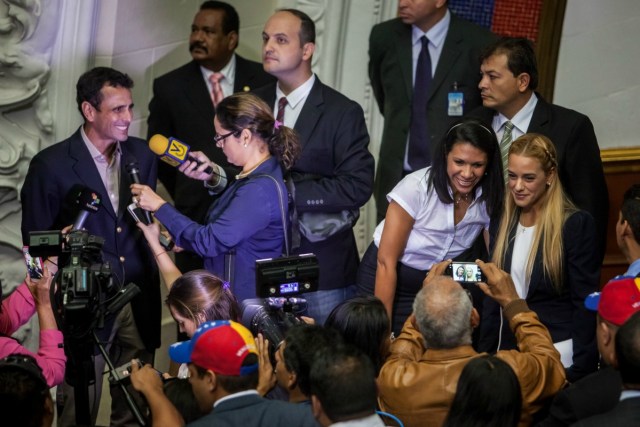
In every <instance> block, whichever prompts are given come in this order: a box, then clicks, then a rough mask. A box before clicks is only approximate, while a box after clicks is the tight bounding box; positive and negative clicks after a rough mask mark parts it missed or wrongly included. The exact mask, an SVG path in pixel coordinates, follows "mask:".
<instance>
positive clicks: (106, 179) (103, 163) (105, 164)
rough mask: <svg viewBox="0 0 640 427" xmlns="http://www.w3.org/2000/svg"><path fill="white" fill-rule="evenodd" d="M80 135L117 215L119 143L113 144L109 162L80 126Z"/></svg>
mask: <svg viewBox="0 0 640 427" xmlns="http://www.w3.org/2000/svg"><path fill="white" fill-rule="evenodd" d="M80 135H81V136H82V140H83V141H84V144H85V146H86V147H87V149H88V150H89V154H90V155H91V158H92V159H93V163H94V164H95V165H96V169H97V170H98V173H99V174H100V179H101V180H102V184H103V185H104V188H105V189H106V190H107V197H109V202H111V206H112V207H113V211H114V212H115V213H116V215H118V205H119V204H120V159H121V157H122V149H121V148H120V141H116V142H115V144H116V148H115V150H114V151H113V155H112V156H111V160H109V158H107V156H105V155H103V154H102V153H101V152H100V151H99V150H98V149H97V148H96V146H95V145H93V144H92V143H91V141H90V140H89V137H88V136H87V134H86V133H85V131H84V127H83V126H80ZM103 203H104V201H103Z"/></svg>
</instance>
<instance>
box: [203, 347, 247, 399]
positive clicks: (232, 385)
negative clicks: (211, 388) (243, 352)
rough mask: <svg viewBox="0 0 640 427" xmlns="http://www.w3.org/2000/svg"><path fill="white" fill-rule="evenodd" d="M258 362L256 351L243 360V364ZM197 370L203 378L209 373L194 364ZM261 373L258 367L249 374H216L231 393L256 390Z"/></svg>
mask: <svg viewBox="0 0 640 427" xmlns="http://www.w3.org/2000/svg"><path fill="white" fill-rule="evenodd" d="M257 364H258V356H257V355H256V354H254V353H249V354H248V355H247V357H245V358H244V360H243V361H242V366H251V365H257ZM193 366H194V368H195V369H196V372H197V373H198V377H200V378H202V377H204V376H205V374H206V373H207V370H206V369H204V368H202V367H200V366H198V365H196V364H195V363H194V364H193ZM258 375H259V373H258V370H257V369H256V370H255V371H253V372H251V373H249V374H247V375H222V374H216V379H217V380H218V383H219V384H220V385H221V386H222V388H224V389H225V391H226V392H227V393H229V394H232V393H239V392H241V391H245V390H254V389H255V388H257V387H258V379H259V377H258Z"/></svg>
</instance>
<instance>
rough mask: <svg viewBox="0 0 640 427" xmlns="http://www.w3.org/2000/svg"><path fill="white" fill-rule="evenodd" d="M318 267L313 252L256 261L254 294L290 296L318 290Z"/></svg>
mask: <svg viewBox="0 0 640 427" xmlns="http://www.w3.org/2000/svg"><path fill="white" fill-rule="evenodd" d="M319 276H320V267H319V266H318V258H317V257H316V256H315V255H314V254H302V255H295V256H290V257H282V258H275V259H274V258H268V259H259V260H257V261H256V295H258V296H259V297H260V298H270V297H290V296H295V295H300V294H303V293H306V292H314V291H317V290H318V277H319Z"/></svg>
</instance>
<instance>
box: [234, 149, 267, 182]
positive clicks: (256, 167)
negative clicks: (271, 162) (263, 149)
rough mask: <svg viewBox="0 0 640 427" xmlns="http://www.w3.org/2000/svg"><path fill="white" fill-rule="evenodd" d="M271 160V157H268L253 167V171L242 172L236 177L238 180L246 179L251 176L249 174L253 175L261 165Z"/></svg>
mask: <svg viewBox="0 0 640 427" xmlns="http://www.w3.org/2000/svg"><path fill="white" fill-rule="evenodd" d="M269 158H271V155H268V156H267V157H265V158H264V159H262V160H260V161H259V162H258V163H257V164H256V165H255V166H253V167H252V168H251V169H249V170H247V171H242V172H240V173H239V174H238V175H236V179H242V178H246V177H248V176H249V174H251V172H253V171H254V170H256V169H258V166H260V165H261V164H263V163H264V162H266V161H267V160H268V159H269Z"/></svg>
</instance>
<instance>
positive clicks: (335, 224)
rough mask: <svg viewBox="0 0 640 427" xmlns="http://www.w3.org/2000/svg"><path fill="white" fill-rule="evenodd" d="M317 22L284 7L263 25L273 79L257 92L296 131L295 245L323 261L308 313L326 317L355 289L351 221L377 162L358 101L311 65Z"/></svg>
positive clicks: (366, 194)
mask: <svg viewBox="0 0 640 427" xmlns="http://www.w3.org/2000/svg"><path fill="white" fill-rule="evenodd" d="M315 37H316V33H315V24H314V22H313V21H312V20H311V18H309V16H307V15H306V14H305V13H303V12H301V11H299V10H295V9H283V10H280V11H278V12H276V13H275V14H274V15H272V16H271V17H270V18H269V20H268V21H267V23H266V24H265V26H264V30H263V32H262V40H263V48H262V55H263V64H264V69H265V70H266V71H267V72H269V73H270V74H271V75H273V76H275V77H277V78H278V83H277V84H271V85H268V86H265V87H263V88H261V89H258V90H256V91H255V93H256V95H258V96H259V97H261V98H262V99H264V100H265V101H266V102H267V104H269V105H271V106H273V108H274V112H275V115H276V118H277V119H278V121H281V122H284V124H285V125H286V126H288V127H291V128H294V129H295V130H296V131H297V132H298V134H299V135H300V143H301V145H302V153H301V155H300V158H299V159H298V160H297V161H296V163H295V164H294V166H293V168H291V178H292V179H293V184H294V187H295V206H296V209H297V212H298V218H299V220H300V228H299V230H300V234H301V236H300V240H301V241H300V247H299V248H298V250H297V252H296V253H308V252H313V253H315V254H316V255H317V257H318V262H319V264H320V283H319V290H318V292H313V293H310V294H305V295H304V297H305V298H307V301H308V303H309V313H308V314H309V316H311V317H314V318H315V319H316V322H317V323H318V324H323V323H324V320H325V318H326V317H327V316H328V315H329V313H330V312H331V310H332V309H333V307H335V306H336V305H337V304H338V303H340V302H341V301H343V300H344V299H346V298H349V297H350V296H351V294H352V293H354V292H355V286H354V285H355V282H356V272H357V268H358V263H359V257H358V249H357V247H356V241H355V236H354V234H353V226H354V225H355V222H356V220H357V218H358V215H359V210H360V207H361V206H363V205H364V204H365V203H366V202H367V201H368V200H369V197H371V189H372V185H373V172H374V162H373V156H371V153H369V150H368V149H367V146H368V144H369V133H368V132H367V127H366V124H365V121H364V112H363V111H362V107H360V105H358V104H357V103H356V102H354V101H352V100H350V99H348V98H347V97H346V96H344V95H342V94H341V93H339V92H336V91H335V90H333V89H332V88H330V87H329V86H327V85H324V84H322V83H321V82H320V79H318V77H317V76H316V75H315V74H314V73H313V72H312V71H311V58H312V56H313V52H314V50H315Z"/></svg>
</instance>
